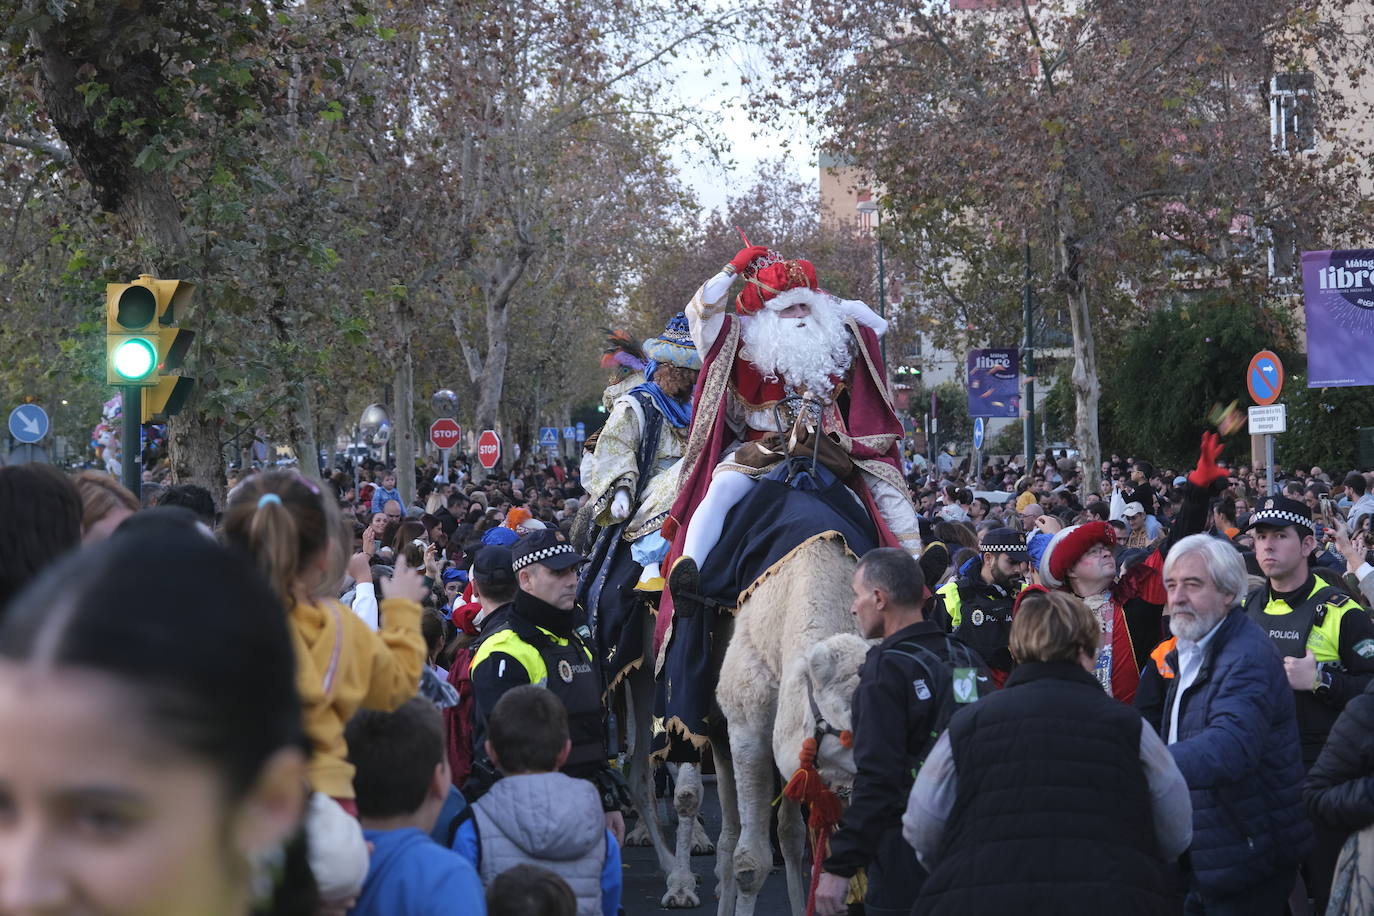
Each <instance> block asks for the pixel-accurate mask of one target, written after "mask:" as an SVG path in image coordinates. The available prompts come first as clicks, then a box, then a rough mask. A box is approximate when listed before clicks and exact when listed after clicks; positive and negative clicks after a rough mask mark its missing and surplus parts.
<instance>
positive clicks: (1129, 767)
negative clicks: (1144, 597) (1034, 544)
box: [902, 591, 1192, 916]
mask: <svg viewBox="0 0 1374 916" xmlns="http://www.w3.org/2000/svg"><path fill="white" fill-rule="evenodd" d="M1101 636H1102V630H1101V626H1100V624H1099V623H1098V622H1097V618H1096V616H1095V615H1094V614H1093V613H1092V611H1090V610H1088V608H1087V607H1086V606H1085V605H1084V604H1083V602H1082V601H1081V600H1079V599H1078V598H1076V597H1074V596H1073V595H1069V594H1066V593H1064V592H1054V593H1047V592H1044V591H1030V592H1026V593H1023V595H1022V598H1021V599H1020V600H1019V601H1018V606H1017V609H1016V614H1015V617H1014V618H1013V620H1012V626H1011V651H1012V654H1013V655H1014V656H1015V657H1016V659H1017V663H1018V664H1017V668H1016V670H1015V671H1013V672H1012V675H1011V677H1010V678H1008V680H1007V684H1006V687H1004V688H1003V689H1002V690H1000V691H998V692H996V693H994V694H992V695H991V696H988V697H986V698H984V699H982V700H979V701H978V702H976V703H974V704H972V705H970V706H967V707H965V708H964V709H963V710H961V711H960V712H958V713H956V714H955V715H954V717H953V718H952V719H951V720H950V723H949V728H948V729H947V730H946V731H945V733H944V734H943V735H941V736H940V739H939V740H938V741H937V742H936V744H935V747H934V748H933V749H932V750H931V752H930V755H929V756H928V757H927V758H926V761H925V763H924V765H923V766H922V767H921V769H920V772H919V773H918V775H917V777H916V783H915V785H914V786H913V787H912V790H911V796H910V798H909V800H908V805H907V811H906V816H905V817H904V818H903V820H902V825H903V835H904V836H905V838H906V840H907V842H909V843H910V844H911V845H912V846H913V847H915V849H916V853H917V856H918V857H919V858H920V859H921V861H922V862H923V864H925V865H926V866H927V867H928V868H929V869H930V877H929V878H927V879H926V882H925V884H924V886H923V887H922V889H921V896H920V897H919V899H918V900H917V901H916V905H915V907H914V909H913V910H912V912H913V914H916V916H947V914H948V916H963V914H968V913H1018V914H1027V916H1032V914H1035V916H1038V914H1042V913H1043V914H1054V916H1057V914H1060V913H1076V912H1112V913H1115V914H1117V916H1128V914H1131V916H1134V914H1140V916H1144V914H1151V916H1156V914H1164V913H1169V912H1176V911H1177V905H1176V901H1174V900H1172V899H1171V898H1170V893H1169V891H1168V890H1167V889H1166V887H1165V873H1164V863H1165V862H1166V861H1170V860H1173V859H1174V858H1176V857H1177V856H1178V855H1179V854H1181V853H1182V852H1183V851H1184V850H1185V849H1187V848H1188V845H1189V843H1190V842H1191V840H1192V805H1191V801H1190V798H1189V793H1188V787H1187V784H1186V783H1185V782H1184V780H1183V776H1182V775H1181V774H1180V772H1179V770H1178V767H1177V765H1176V764H1175V763H1174V759H1173V757H1172V755H1171V754H1170V753H1169V750H1168V748H1167V747H1165V745H1164V743H1163V742H1162V741H1161V740H1160V738H1159V735H1158V734H1157V733H1156V732H1155V731H1154V729H1153V728H1151V727H1150V725H1149V724H1148V723H1146V722H1145V721H1144V720H1142V719H1141V717H1140V715H1139V714H1138V713H1137V712H1136V711H1135V710H1134V709H1132V708H1131V707H1130V706H1127V705H1126V704H1124V703H1120V702H1117V701H1116V700H1114V699H1112V698H1111V697H1110V696H1109V695H1108V694H1107V693H1106V692H1105V691H1104V690H1103V687H1102V684H1101V682H1100V681H1098V679H1097V678H1096V677H1095V676H1094V675H1093V674H1091V673H1090V672H1091V671H1092V670H1093V668H1094V660H1095V658H1096V655H1097V648H1098V643H1099V642H1100V640H1101Z"/></svg>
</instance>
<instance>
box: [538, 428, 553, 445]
mask: <svg viewBox="0 0 1374 916" xmlns="http://www.w3.org/2000/svg"><path fill="white" fill-rule="evenodd" d="M539 445H540V446H541V447H542V448H558V427H556V426H541V427H539Z"/></svg>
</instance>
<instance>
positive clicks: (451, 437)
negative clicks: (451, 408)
mask: <svg viewBox="0 0 1374 916" xmlns="http://www.w3.org/2000/svg"><path fill="white" fill-rule="evenodd" d="M462 434H463V429H462V427H460V426H459V425H458V424H457V423H456V422H454V421H453V420H450V419H448V418H447V417H443V418H441V419H438V420H435V421H434V425H432V426H431V427H430V428H429V441H430V442H433V443H434V447H435V448H453V447H454V446H456V445H457V444H458V437H459V436H461V435H462Z"/></svg>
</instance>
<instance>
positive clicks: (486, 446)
mask: <svg viewBox="0 0 1374 916" xmlns="http://www.w3.org/2000/svg"><path fill="white" fill-rule="evenodd" d="M477 460H478V461H479V462H481V464H482V467H484V468H486V469H487V470H488V471H490V470H491V469H492V468H494V467H496V462H498V461H500V460H501V437H500V436H498V435H496V430H494V429H484V430H482V435H481V436H480V437H479V438H478V439H477Z"/></svg>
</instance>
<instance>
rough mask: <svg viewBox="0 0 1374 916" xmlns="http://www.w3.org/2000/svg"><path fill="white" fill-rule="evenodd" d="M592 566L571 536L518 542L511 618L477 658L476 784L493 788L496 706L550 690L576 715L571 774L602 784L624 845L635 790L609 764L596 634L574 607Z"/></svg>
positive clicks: (547, 532) (571, 719)
mask: <svg viewBox="0 0 1374 916" xmlns="http://www.w3.org/2000/svg"><path fill="white" fill-rule="evenodd" d="M584 561H585V558H584V557H583V556H582V555H581V554H580V553H578V552H577V550H576V549H575V548H574V547H573V546H572V544H570V543H568V540H567V538H566V537H564V536H563V533H562V532H560V531H556V530H553V529H544V530H541V531H535V532H533V533H531V534H528V535H526V536H524V537H522V538H521V539H520V540H519V541H517V542H516V543H515V544H514V545H512V547H511V566H512V568H513V570H514V572H515V577H516V584H517V588H516V592H515V601H514V602H513V603H512V604H511V605H510V608H509V611H508V614H507V616H506V618H505V620H504V621H502V622H501V623H499V624H498V625H497V626H496V627H495V628H494V629H491V630H484V631H483V633H482V641H481V644H480V645H479V646H478V648H477V651H476V652H475V653H474V654H473V657H472V689H473V700H474V706H475V711H476V717H475V728H474V732H475V735H476V737H475V738H474V748H473V751H474V756H475V757H476V758H477V759H478V762H477V763H475V764H474V768H473V769H474V779H476V780H478V781H479V783H480V782H481V780H482V779H486V780H488V784H489V781H490V780H491V779H492V778H494V773H493V771H492V767H491V762H490V760H489V759H488V758H487V756H486V752H485V748H484V747H483V743H484V742H483V736H484V735H485V734H486V721H487V718H488V717H489V716H490V715H491V711H492V708H493V707H495V706H496V701H497V700H499V699H501V697H502V696H503V695H504V694H505V692H506V691H507V690H509V689H511V688H512V687H518V686H520V685H521V684H534V685H536V686H539V687H545V688H547V689H548V690H549V691H551V692H552V693H554V694H555V695H556V696H557V697H558V698H559V699H561V700H562V701H563V705H564V706H565V707H567V710H568V731H569V738H570V740H571V742H572V747H571V750H570V751H569V753H568V759H567V762H566V763H565V764H564V765H563V772H565V773H567V774H568V775H569V776H573V777H576V778H580V779H587V780H590V781H591V782H592V783H593V784H595V785H596V786H597V789H598V791H599V792H600V793H601V799H602V807H603V808H604V809H605V811H606V826H607V827H609V828H610V829H611V832H612V833H614V834H615V837H616V840H617V841H621V842H623V841H624V839H625V821H624V818H623V817H622V816H621V813H620V806H621V804H622V803H624V801H625V799H626V795H627V793H626V792H625V790H624V782H623V780H620V779H619V774H618V773H615V772H614V771H612V770H611V769H610V767H609V766H608V765H607V762H606V761H607V752H606V725H605V716H606V711H605V708H604V707H603V706H602V703H601V695H602V690H603V683H602V676H601V667H600V665H599V664H598V663H597V661H596V657H595V654H594V653H593V651H592V648H591V637H590V633H589V632H588V631H587V628H586V626H585V625H579V623H578V619H577V617H576V611H575V607H574V605H575V600H574V599H575V597H576V594H577V568H578V566H579V565H580V564H581V563H583V562H584ZM480 788H482V787H480V786H479V789H480ZM474 794H475V793H474Z"/></svg>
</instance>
